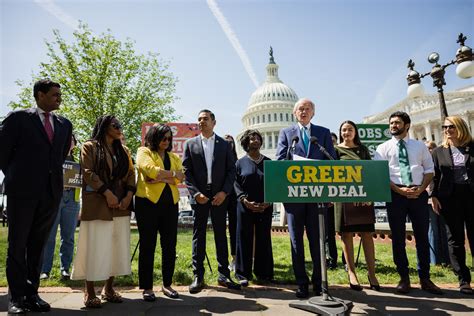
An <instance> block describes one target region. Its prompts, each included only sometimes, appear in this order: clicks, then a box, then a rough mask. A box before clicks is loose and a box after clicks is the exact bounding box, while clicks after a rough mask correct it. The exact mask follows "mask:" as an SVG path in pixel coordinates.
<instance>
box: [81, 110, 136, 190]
mask: <svg viewBox="0 0 474 316" xmlns="http://www.w3.org/2000/svg"><path fill="white" fill-rule="evenodd" d="M114 119H116V117H115V116H113V115H102V116H100V117H98V118H97V121H96V122H95V125H94V129H93V130H92V135H91V139H90V140H92V141H95V142H97V150H96V157H95V165H94V169H95V172H96V173H97V174H98V175H99V177H100V179H101V180H102V181H104V182H108V181H110V180H111V175H112V178H113V179H121V178H123V177H125V175H126V174H127V173H128V169H129V163H130V161H129V157H128V154H127V152H126V151H125V149H124V148H123V146H122V142H121V141H120V139H114V141H113V142H112V148H113V150H114V152H115V157H116V160H117V165H116V167H115V168H114V169H113V170H110V169H109V165H108V164H107V159H106V153H105V152H106V151H107V144H106V140H105V139H106V138H105V136H106V135H107V128H108V127H109V126H110V124H111V123H112V121H113V120H114Z"/></svg>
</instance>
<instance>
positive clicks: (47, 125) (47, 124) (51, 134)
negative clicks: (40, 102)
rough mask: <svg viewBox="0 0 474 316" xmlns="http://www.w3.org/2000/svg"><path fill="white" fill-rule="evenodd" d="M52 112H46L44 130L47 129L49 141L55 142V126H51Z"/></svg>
mask: <svg viewBox="0 0 474 316" xmlns="http://www.w3.org/2000/svg"><path fill="white" fill-rule="evenodd" d="M49 116H50V114H49V113H48V112H44V130H45V131H46V135H48V139H49V142H50V143H51V144H52V143H53V137H54V132H53V127H52V126H51V122H50V121H49Z"/></svg>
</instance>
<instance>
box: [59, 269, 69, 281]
mask: <svg viewBox="0 0 474 316" xmlns="http://www.w3.org/2000/svg"><path fill="white" fill-rule="evenodd" d="M70 279H71V275H70V274H69V272H68V271H67V270H63V271H61V280H64V281H66V280H70Z"/></svg>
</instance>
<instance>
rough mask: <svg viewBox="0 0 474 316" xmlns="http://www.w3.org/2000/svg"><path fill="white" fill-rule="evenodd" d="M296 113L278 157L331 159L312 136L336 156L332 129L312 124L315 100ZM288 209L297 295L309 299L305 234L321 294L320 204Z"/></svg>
mask: <svg viewBox="0 0 474 316" xmlns="http://www.w3.org/2000/svg"><path fill="white" fill-rule="evenodd" d="M293 115H294V116H295V118H296V120H297V124H295V125H293V126H290V127H287V128H285V129H282V130H281V131H280V135H279V137H278V147H277V153H276V157H277V159H278V160H283V159H286V157H287V154H288V153H289V156H290V159H293V157H294V155H298V156H301V157H306V158H309V159H320V160H321V159H328V158H327V157H326V156H325V155H324V154H323V153H322V152H321V151H320V150H319V148H318V147H317V146H315V145H314V144H311V142H310V139H311V137H312V136H315V137H317V139H318V142H319V144H321V145H322V146H323V147H324V148H326V150H327V151H328V152H329V154H330V155H331V156H333V157H336V153H335V151H334V147H333V144H332V140H331V133H330V131H329V130H328V129H327V128H325V127H321V126H317V125H313V124H311V119H312V118H313V116H314V103H313V102H312V101H311V100H309V99H300V100H298V102H296V104H295V107H294V109H293ZM296 138H298V142H297V143H296V145H295V147H294V150H293V149H292V148H291V147H292V143H293V142H294V140H296ZM284 206H285V211H286V213H287V219H288V230H289V231H290V239H291V259H292V263H293V271H294V273H295V278H296V283H297V284H298V290H297V291H296V293H295V294H296V297H298V298H306V297H308V296H309V291H308V284H309V279H308V275H307V274H306V269H305V263H304V244H303V234H304V230H305V227H306V236H307V237H308V241H309V250H310V253H311V258H312V260H313V274H312V278H311V282H312V283H313V292H314V293H315V294H316V295H319V294H320V293H321V281H322V280H321V254H320V252H319V251H320V247H319V228H318V223H319V220H318V204H317V203H285V204H284Z"/></svg>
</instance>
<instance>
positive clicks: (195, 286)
mask: <svg viewBox="0 0 474 316" xmlns="http://www.w3.org/2000/svg"><path fill="white" fill-rule="evenodd" d="M203 288H204V282H203V280H202V278H200V277H198V276H194V280H193V283H191V285H190V286H189V293H191V294H196V293H199V292H201V291H202V289H203Z"/></svg>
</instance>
